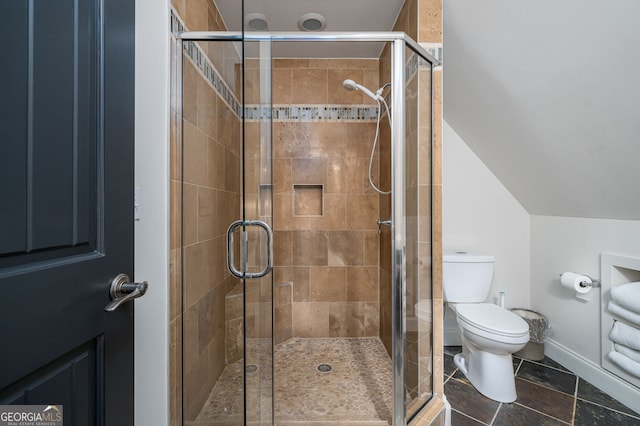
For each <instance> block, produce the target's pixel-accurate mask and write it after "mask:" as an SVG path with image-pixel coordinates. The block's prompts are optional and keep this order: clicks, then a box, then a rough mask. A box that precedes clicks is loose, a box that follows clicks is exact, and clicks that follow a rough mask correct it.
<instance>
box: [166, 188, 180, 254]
mask: <svg viewBox="0 0 640 426" xmlns="http://www.w3.org/2000/svg"><path fill="white" fill-rule="evenodd" d="M169 187H170V190H169V208H170V218H169V246H170V248H171V250H175V249H177V248H180V244H181V243H182V211H181V208H182V203H181V200H182V185H181V184H180V182H178V181H174V180H172V181H171V182H170V183H169Z"/></svg>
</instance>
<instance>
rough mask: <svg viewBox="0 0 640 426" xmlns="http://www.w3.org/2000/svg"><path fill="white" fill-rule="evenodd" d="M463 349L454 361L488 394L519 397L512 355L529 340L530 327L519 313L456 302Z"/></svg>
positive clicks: (502, 398)
mask: <svg viewBox="0 0 640 426" xmlns="http://www.w3.org/2000/svg"><path fill="white" fill-rule="evenodd" d="M453 305H454V306H452V309H453V310H454V311H455V312H456V314H457V319H458V324H459V326H460V332H461V335H462V342H463V343H462V346H463V352H462V353H460V354H457V355H456V356H455V357H454V363H455V364H456V366H457V367H458V368H460V371H462V372H463V373H464V375H465V376H467V378H468V379H469V381H470V382H471V384H473V386H474V387H475V388H476V389H477V390H478V391H479V392H480V393H482V394H483V395H484V396H486V397H488V398H491V399H494V400H496V401H500V402H513V401H515V400H516V398H517V395H516V388H515V379H514V376H513V363H512V358H511V354H512V353H514V352H517V351H519V350H520V349H522V348H524V346H525V345H526V344H527V342H528V341H529V326H528V324H527V323H526V322H525V321H524V320H522V318H520V317H519V316H517V315H515V314H514V313H512V312H510V311H508V310H506V309H504V308H501V307H499V306H496V305H492V304H488V303H474V304H453Z"/></svg>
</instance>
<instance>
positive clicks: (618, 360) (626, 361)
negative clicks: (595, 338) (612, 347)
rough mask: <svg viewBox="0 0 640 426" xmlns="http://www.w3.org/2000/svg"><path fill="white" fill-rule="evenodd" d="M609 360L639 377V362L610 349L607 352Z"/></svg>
mask: <svg viewBox="0 0 640 426" xmlns="http://www.w3.org/2000/svg"><path fill="white" fill-rule="evenodd" d="M607 358H609V361H611V362H612V363H614V364H615V365H617V366H618V367H620V368H621V369H622V370H624V371H626V372H627V373H629V374H631V375H632V376H635V377H638V378H640V362H635V361H634V360H632V359H631V358H628V357H626V356H624V355H622V354H621V353H620V352H616V351H611V352H609V353H608V354H607Z"/></svg>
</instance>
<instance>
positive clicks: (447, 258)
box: [442, 252, 496, 263]
mask: <svg viewBox="0 0 640 426" xmlns="http://www.w3.org/2000/svg"><path fill="white" fill-rule="evenodd" d="M442 261H443V262H445V263H491V262H495V261H496V257H495V256H491V255H477V254H469V253H460V252H458V253H449V254H445V255H443V256H442Z"/></svg>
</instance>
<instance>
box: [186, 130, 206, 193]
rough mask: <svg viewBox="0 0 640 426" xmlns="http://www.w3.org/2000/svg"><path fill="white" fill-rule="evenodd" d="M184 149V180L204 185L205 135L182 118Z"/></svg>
mask: <svg viewBox="0 0 640 426" xmlns="http://www.w3.org/2000/svg"><path fill="white" fill-rule="evenodd" d="M183 132H184V139H183V149H184V152H183V154H184V170H183V174H184V181H185V182H187V183H192V184H195V185H206V184H207V181H208V171H207V145H208V139H207V136H206V135H205V134H204V133H202V131H200V130H199V129H198V128H197V127H195V126H194V125H193V124H191V123H189V122H188V121H186V120H183Z"/></svg>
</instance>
